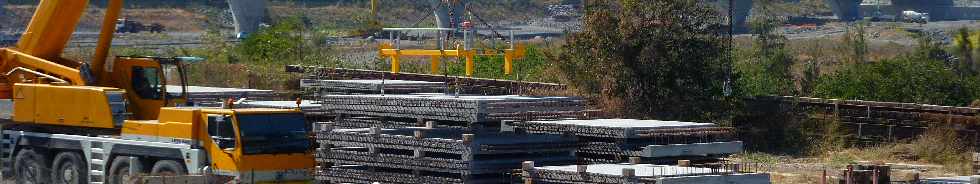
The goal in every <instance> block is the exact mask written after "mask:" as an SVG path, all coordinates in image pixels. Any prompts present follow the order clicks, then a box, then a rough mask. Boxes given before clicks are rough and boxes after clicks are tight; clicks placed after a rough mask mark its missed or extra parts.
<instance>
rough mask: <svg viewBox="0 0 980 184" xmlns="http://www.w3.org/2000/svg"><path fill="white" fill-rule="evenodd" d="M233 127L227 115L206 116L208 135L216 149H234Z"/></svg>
mask: <svg viewBox="0 0 980 184" xmlns="http://www.w3.org/2000/svg"><path fill="white" fill-rule="evenodd" d="M234 126H235V125H234V124H232V120H231V116H228V115H216V114H211V115H208V135H210V136H211V139H212V140H213V141H214V143H215V144H217V145H218V148H221V149H229V148H235V127H234Z"/></svg>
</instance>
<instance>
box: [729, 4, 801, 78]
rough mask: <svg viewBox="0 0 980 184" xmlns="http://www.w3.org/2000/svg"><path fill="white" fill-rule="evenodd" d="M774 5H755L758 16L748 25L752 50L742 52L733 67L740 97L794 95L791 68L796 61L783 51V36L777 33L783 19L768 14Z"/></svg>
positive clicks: (786, 51)
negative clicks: (741, 95)
mask: <svg viewBox="0 0 980 184" xmlns="http://www.w3.org/2000/svg"><path fill="white" fill-rule="evenodd" d="M773 3H774V2H772V1H761V2H759V3H757V4H756V6H757V8H756V9H757V11H758V12H756V13H755V16H754V17H753V18H752V20H751V21H750V28H751V29H752V34H753V35H754V36H755V40H754V41H753V46H752V48H751V49H750V50H748V52H741V54H740V56H741V57H739V58H738V60H737V62H736V63H735V70H736V72H737V74H738V75H739V78H738V82H737V84H738V85H737V86H738V91H739V92H740V93H741V94H743V95H748V96H762V95H792V94H793V91H794V90H793V80H792V75H791V74H790V66H791V65H792V64H793V62H794V61H795V60H796V59H795V58H794V57H793V56H792V55H791V54H790V53H789V51H788V50H786V41H787V39H786V36H783V35H782V34H779V33H778V32H777V31H776V30H777V29H778V28H779V27H781V26H782V24H783V22H785V19H784V18H782V17H778V16H775V15H774V13H773V12H771V11H770V9H771V7H770V6H773Z"/></svg>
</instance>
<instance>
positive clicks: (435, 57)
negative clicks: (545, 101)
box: [378, 28, 526, 77]
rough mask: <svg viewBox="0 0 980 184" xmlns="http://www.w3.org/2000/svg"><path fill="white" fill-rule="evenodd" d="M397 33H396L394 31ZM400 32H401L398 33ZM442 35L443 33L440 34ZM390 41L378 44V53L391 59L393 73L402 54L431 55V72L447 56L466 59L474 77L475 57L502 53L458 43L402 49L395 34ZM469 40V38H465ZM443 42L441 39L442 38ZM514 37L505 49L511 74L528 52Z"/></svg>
mask: <svg viewBox="0 0 980 184" xmlns="http://www.w3.org/2000/svg"><path fill="white" fill-rule="evenodd" d="M384 30H386V31H394V32H397V31H410V30H436V31H440V33H442V31H453V29H442V28H385V29H384ZM392 34H395V33H392ZM398 34H400V32H399V33H398ZM440 35H441V34H440ZM468 35H469V34H468V33H467V34H464V37H468ZM440 39H441V38H440ZM390 40H392V41H390V42H383V43H381V44H380V45H379V46H378V55H379V56H381V58H385V59H391V73H395V74H397V73H399V72H401V57H402V56H417V57H429V58H430V59H431V60H430V62H429V65H430V66H429V68H430V73H432V74H438V73H439V66H440V64H442V59H443V58H447V57H456V58H464V59H465V60H466V63H465V67H466V76H467V77H472V76H473V72H474V71H475V69H476V63H475V61H474V57H476V56H494V55H501V54H500V53H498V52H495V51H485V52H482V53H481V52H478V51H477V50H475V49H472V48H469V47H468V46H465V45H464V46H460V45H457V46H456V48H454V49H401V48H400V46H398V43H397V42H398V41H397V40H400V38H396V37H395V36H394V35H392V36H391V38H390ZM464 40H468V38H464ZM440 42H441V40H440ZM514 42H515V41H514V40H513V37H512V38H511V47H510V48H508V49H504V50H503V52H504V53H503V54H502V55H503V57H504V66H503V67H504V74H506V75H510V74H511V73H513V68H514V67H513V66H514V60H515V59H522V58H524V55H525V52H526V46H524V45H523V44H517V43H514Z"/></svg>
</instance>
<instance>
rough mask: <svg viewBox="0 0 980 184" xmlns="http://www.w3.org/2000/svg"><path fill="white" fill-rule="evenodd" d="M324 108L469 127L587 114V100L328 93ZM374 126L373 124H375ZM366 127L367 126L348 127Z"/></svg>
mask: <svg viewBox="0 0 980 184" xmlns="http://www.w3.org/2000/svg"><path fill="white" fill-rule="evenodd" d="M321 100H322V103H323V107H324V110H326V111H328V112H332V113H335V114H338V117H337V118H336V121H335V123H337V124H338V125H347V124H350V123H349V122H348V121H349V120H352V121H353V120H357V121H361V122H364V120H365V119H368V120H370V121H372V122H376V123H383V124H375V125H374V126H377V127H385V126H388V124H389V123H386V122H392V121H397V122H400V123H416V126H420V125H423V124H424V123H425V122H427V121H435V122H438V124H440V125H447V126H460V127H467V126H469V125H470V124H472V123H488V122H489V123H493V122H496V123H499V122H501V121H507V120H546V119H565V118H578V117H582V116H585V115H586V114H585V113H584V112H585V105H584V100H583V99H581V98H577V97H527V96H454V95H444V94H416V95H327V96H324V97H323V98H321ZM374 126H372V127H374ZM347 128H364V127H347Z"/></svg>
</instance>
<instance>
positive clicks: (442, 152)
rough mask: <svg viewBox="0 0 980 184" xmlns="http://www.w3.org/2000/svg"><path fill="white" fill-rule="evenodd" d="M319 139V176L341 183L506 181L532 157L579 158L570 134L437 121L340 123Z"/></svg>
mask: <svg viewBox="0 0 980 184" xmlns="http://www.w3.org/2000/svg"><path fill="white" fill-rule="evenodd" d="M317 140H318V143H319V144H320V145H321V148H320V149H318V150H317V163H320V164H318V165H320V168H321V173H320V174H319V176H318V180H320V181H331V182H335V183H339V182H356V183H365V182H382V183H432V182H433V181H438V182H437V183H505V182H508V181H509V179H510V178H509V177H508V176H507V175H506V173H508V172H510V171H512V170H513V169H518V168H520V167H521V162H523V161H526V160H534V161H537V162H539V163H546V164H553V165H566V164H572V163H574V162H575V149H576V147H577V146H578V145H577V141H576V140H575V138H573V137H569V136H560V135H531V134H521V133H515V132H502V131H500V130H493V129H458V128H435V127H432V126H431V125H430V126H429V127H409V128H399V129H381V128H367V129H334V130H331V131H321V132H319V133H318V134H317ZM326 163H329V164H330V165H326ZM423 181H424V182H423Z"/></svg>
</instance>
